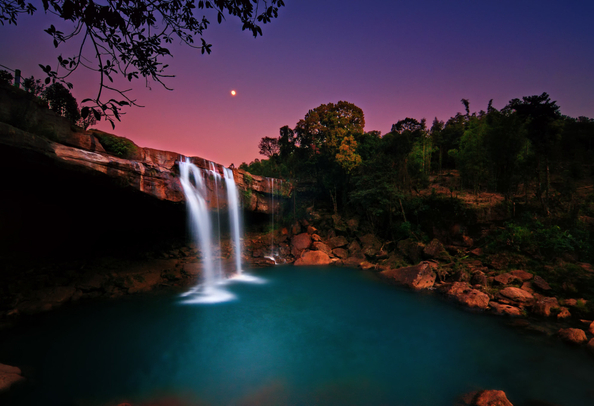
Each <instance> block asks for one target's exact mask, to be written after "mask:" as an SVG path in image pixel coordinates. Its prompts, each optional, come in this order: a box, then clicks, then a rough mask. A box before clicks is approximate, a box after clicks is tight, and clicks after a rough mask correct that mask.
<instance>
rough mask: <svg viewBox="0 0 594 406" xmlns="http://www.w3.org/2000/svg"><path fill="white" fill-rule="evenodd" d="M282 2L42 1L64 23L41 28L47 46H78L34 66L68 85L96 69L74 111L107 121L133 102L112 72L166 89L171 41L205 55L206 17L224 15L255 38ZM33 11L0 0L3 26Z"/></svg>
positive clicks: (18, 1) (20, 2) (16, 0)
mask: <svg viewBox="0 0 594 406" xmlns="http://www.w3.org/2000/svg"><path fill="white" fill-rule="evenodd" d="M283 6H284V1H283V0H200V1H196V0H157V1H148V0H124V1H115V0H104V1H100V2H99V1H93V0H82V1H74V0H43V2H42V7H43V10H44V11H45V12H46V13H50V14H53V15H55V16H58V17H59V18H60V19H62V20H64V22H65V26H67V27H68V29H67V30H66V31H61V29H60V27H55V26H54V25H50V26H49V27H47V28H46V29H45V32H47V33H48V34H49V35H51V37H52V38H53V44H54V47H56V48H58V47H59V46H60V45H61V44H63V43H65V42H75V41H78V43H79V44H80V45H79V47H77V48H78V52H77V53H76V54H75V55H73V56H69V57H63V56H62V55H60V56H58V64H57V67H56V68H55V69H54V68H52V67H51V66H50V65H40V66H41V68H42V69H43V71H44V72H45V73H46V74H47V75H48V77H47V79H46V84H49V83H50V82H52V81H53V82H56V81H62V82H64V83H65V84H66V86H67V87H69V88H72V84H70V83H69V82H67V79H68V77H69V76H70V75H71V74H72V73H73V72H74V71H76V70H77V69H79V68H81V67H82V68H88V69H91V70H93V71H96V72H98V73H99V77H100V83H99V84H98V90H97V94H96V95H95V96H94V97H91V98H87V99H85V100H83V103H86V104H87V106H86V107H84V108H83V109H82V110H81V114H82V116H83V117H86V116H88V115H89V114H93V115H94V116H95V117H96V118H97V119H99V118H101V117H102V116H103V117H105V118H107V119H108V120H109V121H110V122H111V123H112V126H113V125H114V121H113V119H116V120H119V119H120V114H121V113H120V111H121V108H122V106H128V105H131V104H132V105H135V104H136V101H135V100H133V99H132V98H130V97H129V96H128V94H127V92H128V90H129V89H119V88H117V87H116V86H115V85H114V84H113V81H114V77H115V76H117V75H122V76H123V77H125V78H126V79H127V80H128V81H132V80H134V79H139V78H143V79H145V80H146V81H149V80H152V81H155V82H158V83H160V84H161V85H163V86H165V87H167V86H166V85H165V84H164V82H163V80H164V79H165V78H167V77H171V76H172V75H169V74H167V72H166V69H167V66H168V65H167V64H165V63H164V59H165V58H167V57H170V56H171V53H170V51H169V48H168V46H169V44H171V43H173V41H175V40H179V41H181V42H182V43H184V44H186V45H188V46H190V47H192V48H196V49H198V50H200V51H201V52H202V53H203V54H204V53H207V54H209V53H210V52H211V47H212V44H209V43H207V42H206V40H205V39H204V38H203V33H204V31H205V30H206V29H207V28H208V26H209V24H210V23H211V21H210V18H216V20H217V22H218V23H219V24H220V23H222V22H223V21H224V20H225V19H226V16H231V17H233V18H238V19H239V20H240V21H241V23H242V30H248V31H250V32H251V33H252V35H254V37H257V36H258V35H262V28H261V26H260V25H261V24H267V23H269V22H271V21H272V19H274V18H277V17H278V9H279V8H280V7H283ZM35 12H37V7H36V6H35V5H34V4H33V3H30V2H27V1H25V0H0V23H1V24H2V25H5V24H14V25H16V24H17V22H18V20H19V18H20V17H21V15H23V14H29V15H33V14H34V13H35ZM86 52H90V53H91V54H92V55H93V56H94V57H95V60H96V62H95V63H93V62H91V60H92V59H93V58H88V57H85V54H86ZM105 93H108V94H110V93H111V95H113V97H115V98H113V97H111V96H109V95H106V94H105Z"/></svg>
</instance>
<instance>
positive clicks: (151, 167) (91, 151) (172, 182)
mask: <svg viewBox="0 0 594 406" xmlns="http://www.w3.org/2000/svg"><path fill="white" fill-rule="evenodd" d="M107 136H108V137H111V138H112V139H119V140H125V139H122V138H120V137H117V136H114V135H111V134H106V133H103V132H100V131H95V130H94V131H90V132H86V133H82V132H62V133H61V135H60V139H59V141H60V142H56V141H52V140H49V139H47V138H44V137H41V136H38V135H34V134H32V133H29V132H25V131H22V130H19V129H18V128H15V127H13V126H11V125H8V124H6V123H2V122H0V159H2V160H5V159H6V157H7V156H8V155H13V156H22V157H26V158H28V159H29V160H34V159H36V158H43V159H45V160H48V159H49V160H50V161H52V163H53V164H55V165H56V166H60V167H62V168H64V169H67V170H68V171H72V172H78V173H82V174H88V175H99V176H102V177H104V178H105V179H110V180H111V183H112V184H113V185H114V186H118V187H124V188H128V189H135V190H138V191H140V192H142V193H145V194H147V195H149V196H152V197H155V198H157V199H159V200H164V201H170V202H176V203H177V202H182V201H183V200H184V195H183V190H182V186H181V183H180V179H179V166H178V162H179V161H180V159H183V157H182V156H181V155H180V154H178V153H175V152H170V151H160V150H156V149H152V148H141V147H138V146H136V145H134V144H132V143H131V142H130V141H129V140H126V141H128V142H129V143H130V144H131V145H133V148H132V149H131V151H130V152H129V153H128V154H127V155H128V156H126V158H121V157H117V156H114V155H113V154H109V153H107V152H106V151H105V149H104V148H103V146H102V143H101V141H100V140H101V139H102V138H104V137H107ZM189 159H190V160H191V161H192V162H193V163H194V164H196V165H197V166H198V167H200V168H202V169H209V168H210V162H209V161H207V160H205V159H203V158H199V157H190V158H189ZM26 161H27V159H23V162H24V163H26ZM214 168H215V170H216V171H218V172H220V173H222V171H223V167H222V166H221V165H219V164H214ZM233 176H234V178H235V182H236V184H237V186H238V188H239V190H240V192H241V193H240V195H241V196H242V200H243V204H244V208H245V209H246V210H248V211H254V212H259V213H271V212H272V209H273V208H272V207H270V204H269V203H268V201H269V200H270V199H269V197H268V196H269V195H270V194H272V193H273V191H272V190H271V185H272V183H271V182H269V181H268V180H267V178H263V177H260V176H255V175H251V174H249V173H248V172H245V171H243V170H240V169H233ZM89 179H92V178H89ZM277 183H278V182H277ZM282 185H283V187H281V188H278V190H275V191H274V194H275V195H276V196H280V197H288V196H289V195H290V193H291V185H290V184H289V183H287V182H282ZM208 187H209V188H210V189H213V188H214V187H215V185H214V182H213V181H210V182H209V184H208ZM267 195H268V196H267ZM277 202H278V199H277ZM209 203H211V204H214V202H209ZM277 204H278V203H277Z"/></svg>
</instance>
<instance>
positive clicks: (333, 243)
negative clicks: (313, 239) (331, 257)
mask: <svg viewBox="0 0 594 406" xmlns="http://www.w3.org/2000/svg"><path fill="white" fill-rule="evenodd" d="M348 243H349V242H348V240H347V239H346V238H345V237H343V236H342V235H337V236H336V237H332V238H330V239H329V240H328V241H327V244H328V246H329V247H330V248H332V249H334V248H341V247H345V246H346V245H347V244H348Z"/></svg>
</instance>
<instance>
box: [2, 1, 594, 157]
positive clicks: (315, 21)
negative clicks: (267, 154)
mask: <svg viewBox="0 0 594 406" xmlns="http://www.w3.org/2000/svg"><path fill="white" fill-rule="evenodd" d="M285 3H286V7H284V8H282V9H281V10H280V15H279V18H278V19H276V20H274V21H273V22H272V23H271V24H267V25H265V26H263V32H264V36H263V37H258V38H257V39H255V38H253V36H252V35H251V34H250V33H249V32H247V31H245V32H242V31H241V27H240V24H239V23H238V22H236V21H232V20H228V21H227V22H226V23H223V24H222V25H218V24H216V22H215V23H214V24H213V25H211V27H210V28H209V29H208V30H207V31H206V33H205V38H206V40H207V42H209V43H211V44H213V48H212V54H211V55H201V54H200V52H199V51H197V50H192V49H190V48H187V47H181V46H178V45H174V46H173V47H172V48H171V50H172V54H173V56H174V57H173V58H170V59H169V60H168V61H167V62H168V63H169V65H170V68H169V73H170V74H174V75H176V77H175V78H171V79H169V80H167V81H166V83H167V85H168V86H169V87H172V88H174V91H167V90H165V89H163V88H161V87H160V85H159V84H151V89H148V88H146V87H145V86H144V81H137V82H136V83H134V84H133V88H134V90H133V92H132V93H131V94H132V96H133V98H136V99H137V101H138V103H139V104H141V105H144V106H145V107H144V108H130V109H127V114H126V115H125V116H124V117H123V119H122V122H121V123H117V124H116V129H115V131H112V130H111V126H110V125H109V124H101V125H99V126H97V127H98V128H101V129H103V130H106V131H109V132H113V133H115V134H117V135H121V136H125V137H128V138H130V139H132V140H133V141H134V142H135V143H136V144H138V145H140V146H143V147H151V148H157V149H163V150H169V151H175V152H179V153H181V154H185V155H193V156H200V157H204V158H206V159H209V160H212V161H215V162H218V163H221V164H223V165H226V166H228V165H230V164H231V163H234V164H235V165H236V166H238V165H239V164H240V163H241V162H250V161H252V160H253V159H255V158H263V157H262V156H259V154H258V142H259V141H260V139H261V138H262V137H266V136H267V137H277V136H278V131H279V128H280V127H282V126H283V125H289V126H290V127H294V126H295V124H296V123H297V121H298V120H299V119H301V118H303V117H304V116H305V114H306V113H307V111H308V110H310V109H313V108H315V107H317V106H319V105H320V104H322V103H329V102H333V103H336V102H338V101H339V100H346V101H349V102H351V103H354V104H356V105H357V106H359V107H361V108H362V109H363V111H364V113H365V120H366V126H365V129H366V130H367V131H370V130H380V131H381V132H382V133H386V132H388V131H389V130H390V127H391V125H392V124H393V123H396V122H397V121H398V120H400V119H403V118H405V117H413V118H416V119H419V120H420V119H421V118H427V121H428V122H429V123H431V121H432V120H433V118H434V117H437V118H439V119H440V120H444V121H445V120H447V119H448V118H449V117H451V116H453V115H455V114H456V112H458V111H463V109H464V107H463V106H462V104H461V103H460V100H461V99H462V98H466V99H469V100H470V108H471V111H478V110H481V109H485V110H486V107H487V103H488V101H489V99H493V105H494V107H496V108H501V107H503V106H504V105H505V104H507V102H508V101H509V100H510V99H512V98H516V97H518V98H520V97H522V96H529V95H534V94H541V93H542V92H547V93H549V94H550V95H551V98H552V99H553V100H556V101H557V103H558V104H559V105H560V106H561V112H562V113H563V114H566V115H568V116H572V117H577V116H587V117H594V24H593V23H592V21H593V18H594V2H593V1H591V0H584V1H571V0H570V1H563V2H561V1H558V0H557V1H548V0H514V1H507V0H498V1H486V0H480V1H477V0H456V1H443V0H415V1H409V0H391V1H386V0H366V1H348V0H285ZM39 8H41V7H39ZM211 21H216V19H215V18H211ZM49 24H50V22H49V19H48V17H47V16H46V15H44V14H43V12H38V13H37V14H36V15H35V16H33V17H30V16H23V17H22V18H21V19H20V20H19V24H18V26H17V27H14V26H3V27H2V26H0V35H1V38H2V41H0V64H2V65H5V66H8V67H11V68H20V69H21V70H22V71H23V75H24V76H30V75H34V76H35V77H39V78H42V77H43V72H41V70H40V69H39V68H38V67H37V64H38V63H43V64H51V65H52V66H55V64H56V62H55V57H56V56H57V55H58V54H59V53H60V52H61V53H62V54H63V55H64V56H66V55H69V52H68V50H67V49H65V48H64V49H62V47H61V48H58V50H55V49H54V48H53V46H52V43H51V37H50V36H49V35H47V34H45V33H44V32H43V29H44V28H46V27H48V26H49ZM94 79H95V78H94V76H93V74H92V73H90V72H78V73H77V74H76V76H75V77H74V78H73V83H74V85H75V88H74V91H73V94H74V96H75V97H76V98H77V99H78V100H79V101H80V100H82V99H83V98H85V97H89V96H93V92H94V88H93V87H92V86H93V85H94V84H95V81H94ZM233 89H235V90H236V91H237V95H236V96H235V97H232V96H231V94H230V92H231V90H233Z"/></svg>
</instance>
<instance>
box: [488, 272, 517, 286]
mask: <svg viewBox="0 0 594 406" xmlns="http://www.w3.org/2000/svg"><path fill="white" fill-rule="evenodd" d="M515 279H516V277H515V276H514V275H512V274H509V273H502V274H499V275H497V276H496V277H494V278H493V281H494V282H497V283H498V284H500V285H508V284H509V283H511V282H512V281H514V280H515Z"/></svg>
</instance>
